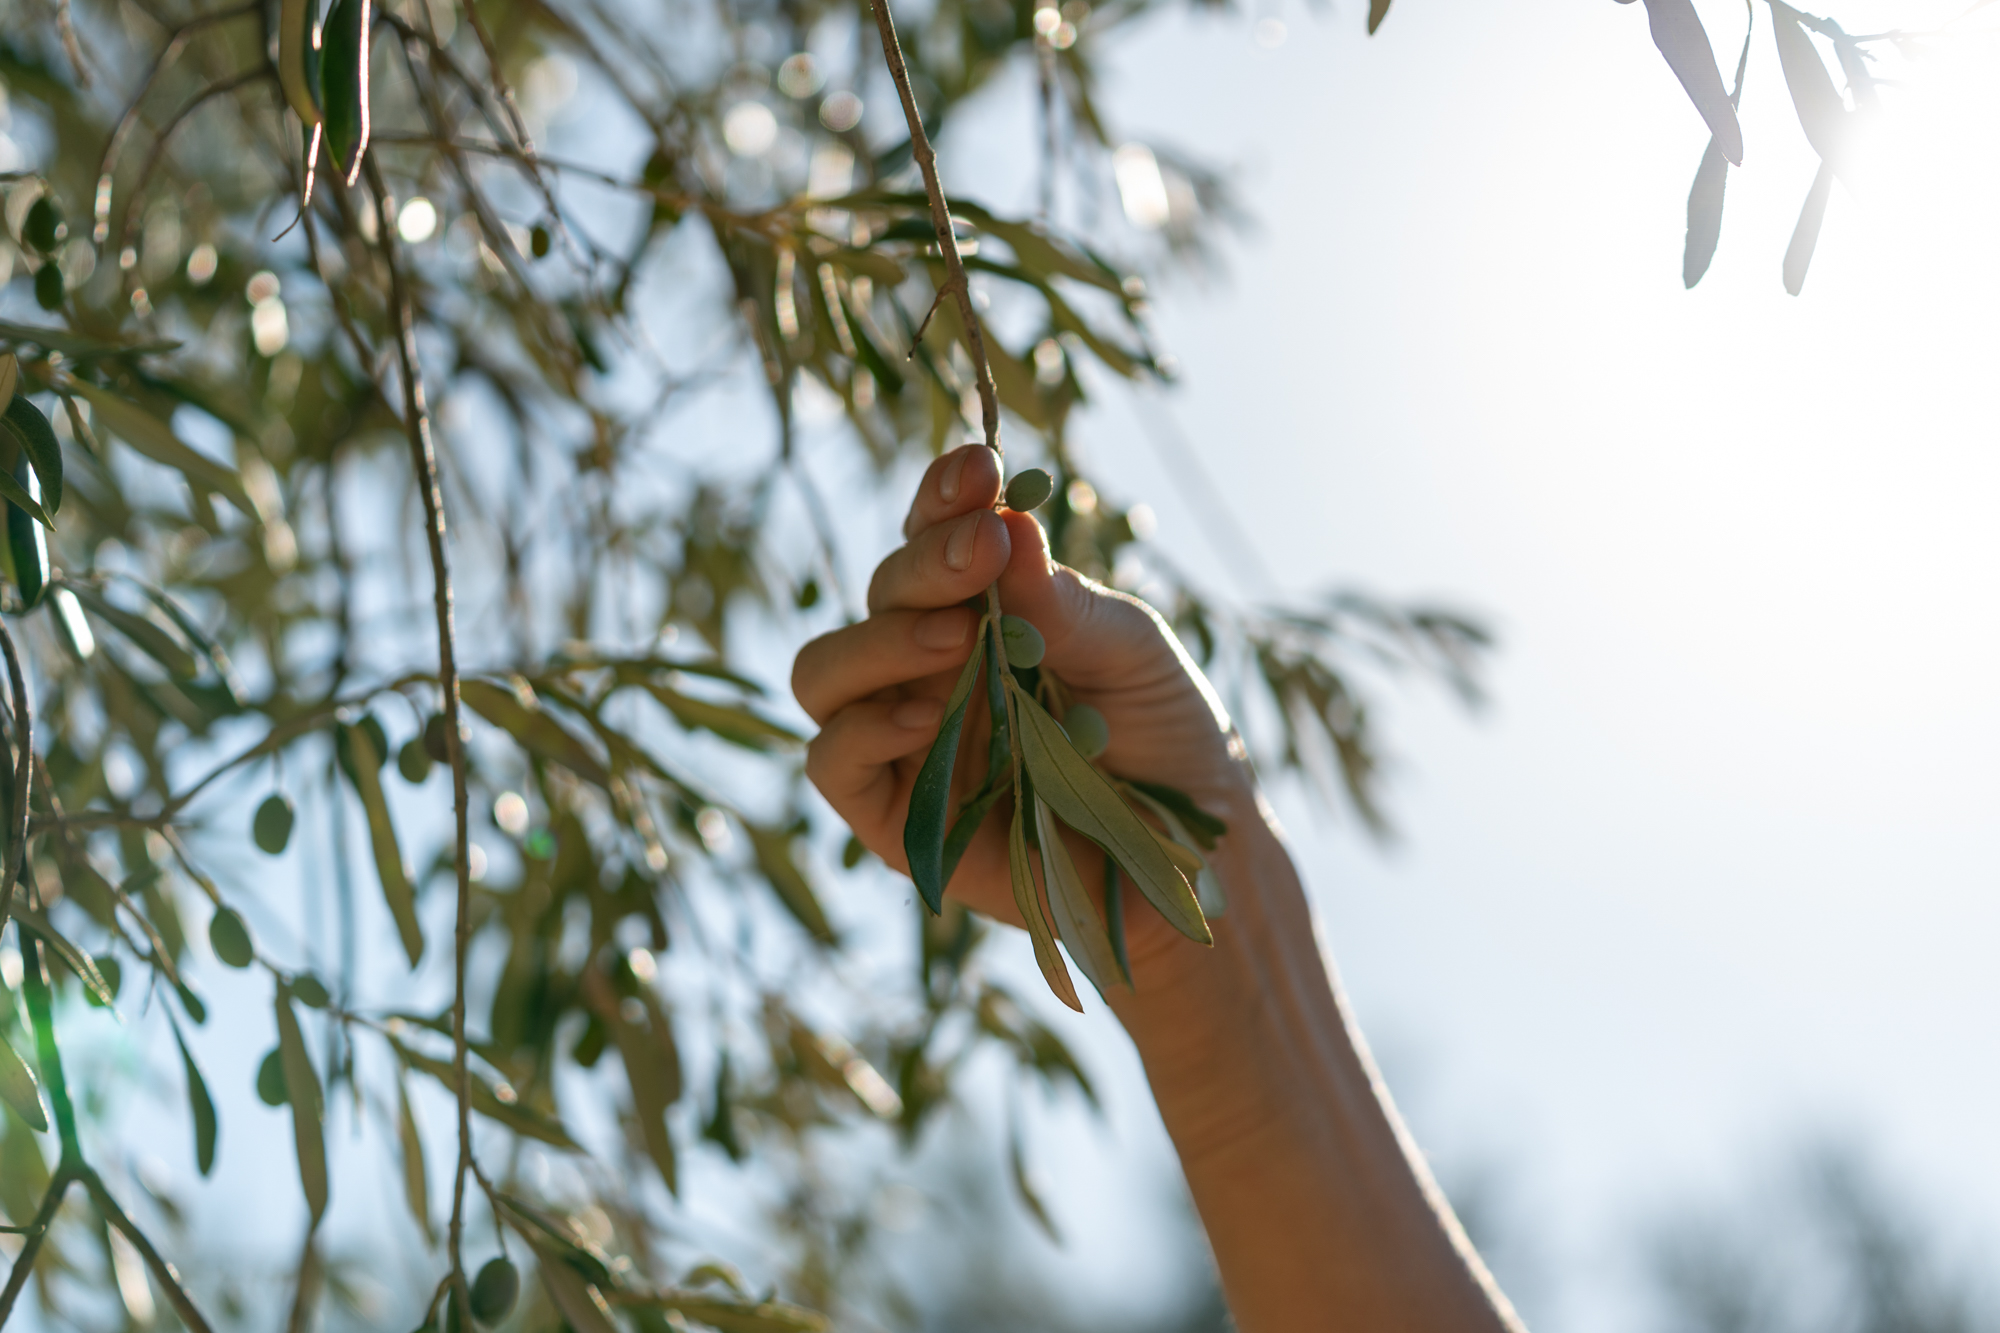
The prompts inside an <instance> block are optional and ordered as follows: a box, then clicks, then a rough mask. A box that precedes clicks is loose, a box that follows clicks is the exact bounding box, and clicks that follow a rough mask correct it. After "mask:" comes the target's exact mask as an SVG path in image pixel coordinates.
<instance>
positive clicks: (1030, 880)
mask: <svg viewBox="0 0 2000 1333" xmlns="http://www.w3.org/2000/svg"><path fill="white" fill-rule="evenodd" d="M1022 804H1023V802H1021V801H1018V800H1017V801H1015V802H1014V819H1013V822H1012V823H1011V824H1010V825H1008V829H1007V874H1008V878H1009V879H1010V880H1011V882H1012V884H1013V888H1014V907H1015V910H1017V911H1018V912H1020V914H1021V924H1022V925H1024V926H1026V927H1027V928H1028V938H1029V939H1030V940H1031V941H1033V942H1034V946H1035V963H1036V965H1037V966H1039V967H1040V968H1041V969H1042V977H1043V979H1044V980H1046V981H1047V982H1048V983H1049V989H1050V990H1052V991H1054V992H1055V994H1056V998H1057V999H1058V1000H1061V1001H1062V1002H1063V1003H1064V1004H1066V1005H1068V1006H1069V1007H1070V1008H1072V1009H1074V1010H1076V1011H1077V1012H1078V1013H1079V1014H1080V1013H1082V1012H1083V1003H1082V1002H1081V1001H1080V1000H1078V999H1077V998H1076V983H1075V982H1073V981H1071V980H1070V976H1069V968H1068V967H1066V966H1064V965H1063V959H1062V955H1061V954H1059V953H1057V952H1056V940H1055V932H1054V931H1053V929H1052V928H1051V927H1050V924H1049V918H1048V913H1047V912H1045V911H1043V910H1042V895H1041V894H1040V893H1038V892H1036V890H1035V876H1034V872H1033V871H1031V870H1030V869H1029V868H1028V839H1027V835H1026V834H1025V833H1023V832H1022V824H1023V820H1022V814H1021V806H1022Z"/></svg>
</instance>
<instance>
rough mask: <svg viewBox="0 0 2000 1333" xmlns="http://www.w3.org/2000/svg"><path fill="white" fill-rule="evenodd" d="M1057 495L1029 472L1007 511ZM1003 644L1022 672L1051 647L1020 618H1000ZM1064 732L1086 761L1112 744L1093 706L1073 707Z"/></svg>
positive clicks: (1015, 486)
mask: <svg viewBox="0 0 2000 1333" xmlns="http://www.w3.org/2000/svg"><path fill="white" fill-rule="evenodd" d="M1054 493H1055V478H1053V477H1051V476H1050V475H1049V474H1048V473H1047V472H1045V471H1043V470H1042V469H1041V468H1038V467H1036V468H1029V469H1028V470H1027V471H1026V472H1021V473H1017V474H1015V476H1014V479H1013V480H1012V481H1010V482H1008V483H1007V493H1006V502H1007V507H1008V508H1009V509H1012V510H1016V511H1017V512H1020V513H1023V514H1025V513H1027V512H1029V511H1030V510H1034V509H1039V508H1041V506H1042V505H1043V504H1045V503H1046V502H1047V501H1048V498H1049V496H1051V495H1052V494H1054ZM1000 644H1001V647H1003V648H1004V649H1005V650H1006V652H1007V665H1008V666H1011V667H1014V668H1016V669H1017V670H1021V671H1026V670H1028V669H1029V668H1031V667H1038V666H1040V665H1041V664H1042V658H1043V657H1044V656H1045V655H1046V654H1047V653H1048V647H1049V646H1048V643H1047V641H1046V640H1044V639H1043V638H1042V632H1041V631H1040V630H1038V629H1036V628H1035V627H1034V626H1033V625H1031V624H1029V623H1028V622H1027V621H1025V620H1023V619H1021V617H1019V616H1009V615H1003V616H1001V617H1000ZM1062 729H1063V732H1064V734H1065V735H1067V736H1068V737H1069V740H1070V744H1072V745H1074V746H1075V747H1076V749H1077V753H1079V754H1081V755H1082V756H1083V757H1084V758H1085V759H1095V758H1097V756H1099V755H1101V754H1103V753H1104V747H1105V746H1107V745H1109V744H1111V728H1110V726H1109V725H1108V724H1106V722H1105V720H1104V714H1102V713H1100V712H1098V711H1097V710H1096V709H1095V708H1092V707H1091V706H1090V705H1089V704H1075V705H1072V706H1071V708H1070V709H1069V711H1068V712H1066V713H1064V714H1063V718H1062Z"/></svg>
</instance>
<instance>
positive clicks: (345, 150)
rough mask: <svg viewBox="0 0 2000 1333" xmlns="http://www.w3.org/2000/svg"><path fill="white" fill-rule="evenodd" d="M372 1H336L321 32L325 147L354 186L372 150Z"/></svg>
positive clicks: (336, 165) (321, 78)
mask: <svg viewBox="0 0 2000 1333" xmlns="http://www.w3.org/2000/svg"><path fill="white" fill-rule="evenodd" d="M372 9H373V5H372V3H371V0H335V3H334V6H333V8H332V9H331V10H330V11H329V12H328V13H327V16H326V23H325V25H324V27H323V28H322V30H321V34H320V45H321V52H320V57H319V61H320V94H321V98H322V100H323V101H324V102H325V104H326V148H327V153H328V154H329V155H330V156H331V157H332V158H333V162H334V167H335V169H336V170H337V171H338V172H339V174H340V177H341V179H343V180H344V181H346V182H347V184H349V185H353V184H354V182H355V179H356V177H357V176H358V175H359V173H360V170H361V157H362V155H363V154H364V153H366V152H367V151H368V132H369V124H368V121H369V115H368V111H369V108H368V103H369V88H368V79H369V68H368V37H369V28H370V27H371V26H372V25H371V22H370V20H371V19H372V18H373V17H374V15H373V13H372V12H371V11H372Z"/></svg>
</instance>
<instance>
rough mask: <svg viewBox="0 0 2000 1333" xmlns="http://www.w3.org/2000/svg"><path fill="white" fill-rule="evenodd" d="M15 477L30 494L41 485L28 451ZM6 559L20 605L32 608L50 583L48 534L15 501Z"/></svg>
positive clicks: (10, 512)
mask: <svg viewBox="0 0 2000 1333" xmlns="http://www.w3.org/2000/svg"><path fill="white" fill-rule="evenodd" d="M15 401H17V402H18V401H20V400H19V399H16V400H15ZM13 481H14V483H15V485H16V486H17V487H19V488H20V489H21V490H23V491H25V492H26V493H27V494H28V495H29V496H30V497H32V496H34V494H35V492H36V491H37V489H38V487H37V484H36V478H35V470H34V468H33V467H32V466H30V464H29V462H28V455H27V454H26V453H25V452H24V453H22V454H21V456H20V458H19V459H18V460H17V461H16V462H15V464H14V476H13ZM7 560H8V563H9V564H10V565H12V566H13V569H14V586H15V587H16V588H18V589H20V591H21V606H22V608H23V609H24V610H29V611H32V610H33V609H34V608H35V606H36V604H37V603H39V602H40V601H41V600H42V594H43V593H44V592H46V591H48V587H49V538H48V533H47V530H46V528H45V526H44V525H43V524H41V523H39V522H37V521H36V519H35V517H34V516H33V515H32V514H30V513H28V512H27V511H25V510H23V509H22V508H21V507H20V506H19V505H15V504H9V505H8V506H7Z"/></svg>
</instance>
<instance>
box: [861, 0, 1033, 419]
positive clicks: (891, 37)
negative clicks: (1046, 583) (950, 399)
mask: <svg viewBox="0 0 2000 1333" xmlns="http://www.w3.org/2000/svg"><path fill="white" fill-rule="evenodd" d="M874 8H875V27H876V28H877V29H878V30H879V31H880V32H881V34H882V58H883V59H884V60H886V61H887V62H888V64H889V77H890V78H892V79H894V80H895V81H896V94H897V96H899V97H901V98H902V99H903V119H904V120H906V121H908V122H909V126H910V155H911V156H912V157H914V158H916V160H917V169H918V170H919V171H921V172H923V176H924V194H925V195H926V196H927V197H928V198H929V199H930V202H931V226H932V228H933V229H935V230H936V232H937V243H938V253H939V254H941V255H943V256H944V271H945V280H944V285H943V286H941V287H939V288H938V289H937V295H936V296H935V297H933V298H932V300H931V311H932V312H933V313H935V312H936V310H937V307H938V303H939V302H940V301H943V300H944V299H945V296H946V294H947V293H949V294H950V296H951V298H952V299H953V300H954V301H955V302H957V304H958V317H959V321H960V322H961V323H963V324H964V325H965V347H966V350H967V351H968V352H970V353H971V354H972V369H973V373H974V374H975V375H976V376H977V377H978V380H979V416H980V424H981V425H982V426H983V427H984V428H985V431H986V447H987V448H988V449H991V450H992V451H993V452H994V453H996V454H998V453H1004V452H1005V451H1004V450H1002V449H1001V448H1000V395H999V393H998V392H997V391H996V390H995V389H994V387H993V369H992V367H991V366H989V365H987V364H986V340H985V338H984V337H982V336H981V334H980V332H979V316H978V314H977V313H976V312H975V311H974V310H973V308H972V285H971V284H970V283H969V282H968V281H967V280H966V277H965V261H964V260H963V259H961V258H960V257H959V253H958V234H957V233H956V232H954V231H953V230H952V226H951V208H950V206H949V205H947V204H946V203H945V198H944V186H943V185H941V184H939V182H938V173H937V152H936V150H934V149H933V148H932V147H931V137H930V135H929V134H927V133H925V132H924V118H923V116H922V115H920V114H919V113H918V111H917V95H916V93H915V92H914V91H912V90H911V88H910V70H909V67H908V66H907V65H905V64H904V63H903V47H902V44H901V43H900V42H898V41H897V40H896V21H895V19H893V18H891V17H890V16H889V0H874ZM930 318H931V317H930V315H929V314H926V315H925V316H924V324H929V323H930ZM923 336H924V329H923V325H918V327H917V337H918V338H922V337H923Z"/></svg>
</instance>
